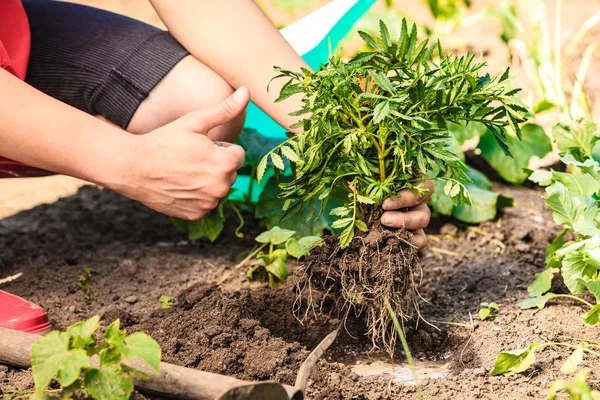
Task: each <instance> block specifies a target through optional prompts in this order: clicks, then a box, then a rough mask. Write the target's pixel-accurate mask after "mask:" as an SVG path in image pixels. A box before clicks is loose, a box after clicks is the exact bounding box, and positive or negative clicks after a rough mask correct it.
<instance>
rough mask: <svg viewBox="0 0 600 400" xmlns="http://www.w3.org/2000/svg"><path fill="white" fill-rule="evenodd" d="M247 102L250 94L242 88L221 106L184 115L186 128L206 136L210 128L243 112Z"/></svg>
mask: <svg viewBox="0 0 600 400" xmlns="http://www.w3.org/2000/svg"><path fill="white" fill-rule="evenodd" d="M249 101H250V92H249V91H248V89H247V88H245V87H243V86H242V87H240V88H239V89H238V90H236V91H235V92H234V93H233V94H232V95H231V96H229V97H228V98H226V99H225V100H224V101H223V102H222V103H221V104H218V105H216V106H214V107H211V108H208V109H205V110H199V111H194V112H191V113H189V114H188V115H186V116H185V117H184V118H185V119H186V126H187V128H188V129H190V130H191V131H193V132H196V133H201V134H206V133H208V131H210V130H211V129H212V128H214V127H216V126H219V125H223V124H224V123H226V122H229V121H231V120H232V119H234V118H235V117H237V116H238V115H240V114H241V113H242V112H244V110H245V109H246V106H247V105H248V102H249Z"/></svg>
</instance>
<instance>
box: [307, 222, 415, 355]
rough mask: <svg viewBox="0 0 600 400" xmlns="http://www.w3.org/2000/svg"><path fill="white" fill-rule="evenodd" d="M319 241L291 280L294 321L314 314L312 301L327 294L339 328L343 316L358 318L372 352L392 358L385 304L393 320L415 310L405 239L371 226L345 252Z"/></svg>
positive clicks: (334, 241) (330, 240) (329, 239)
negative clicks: (293, 281)
mask: <svg viewBox="0 0 600 400" xmlns="http://www.w3.org/2000/svg"><path fill="white" fill-rule="evenodd" d="M324 240H325V244H324V245H323V246H321V247H317V248H315V249H313V250H312V251H311V254H310V255H309V256H308V257H307V258H306V261H305V262H304V265H303V267H302V269H301V270H299V271H298V272H297V273H296V274H295V277H296V287H297V288H298V289H299V293H298V302H297V303H296V306H297V309H296V310H295V312H296V315H297V316H298V317H299V318H300V319H303V317H304V316H306V315H310V314H307V313H306V311H305V310H304V309H306V310H308V311H309V312H310V311H311V309H313V311H314V309H316V310H320V309H321V308H322V307H321V302H319V301H318V297H319V296H320V294H321V293H327V296H328V297H330V298H331V299H332V300H333V302H334V304H335V305H334V307H333V309H334V312H335V313H336V314H337V317H338V318H340V319H341V320H342V322H344V323H346V322H347V321H346V319H347V316H348V315H354V316H357V317H361V320H363V321H366V324H367V335H368V336H369V337H370V338H371V342H372V344H373V346H374V347H378V348H383V349H385V350H387V351H390V352H393V349H394V346H395V343H396V338H397V333H396V331H395V328H394V325H393V323H392V319H391V317H390V314H389V312H388V310H387V306H386V303H385V301H386V300H387V301H389V303H390V304H391V305H392V307H393V309H394V311H395V312H396V314H397V315H404V314H405V313H409V312H410V311H409V310H410V307H415V308H416V306H417V304H416V298H417V288H418V283H417V282H416V281H415V277H416V276H417V273H419V274H420V271H419V258H418V254H417V249H416V247H414V246H413V245H411V244H410V233H408V231H405V230H399V231H398V230H390V229H384V228H383V227H382V226H381V224H379V223H377V224H374V225H373V226H372V227H371V228H370V230H369V232H368V233H363V232H359V234H357V235H356V236H355V237H354V238H353V239H352V241H351V242H350V244H349V245H348V247H346V248H345V249H342V248H341V247H340V245H339V239H338V237H337V236H326V237H325V238H324ZM302 305H304V306H305V307H301V306H302Z"/></svg>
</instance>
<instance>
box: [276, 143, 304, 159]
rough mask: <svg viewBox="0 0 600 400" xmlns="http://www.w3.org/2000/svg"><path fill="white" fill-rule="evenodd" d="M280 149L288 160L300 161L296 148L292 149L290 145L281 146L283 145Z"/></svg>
mask: <svg viewBox="0 0 600 400" xmlns="http://www.w3.org/2000/svg"><path fill="white" fill-rule="evenodd" d="M279 150H281V154H283V155H284V156H285V157H286V158H287V159H288V160H290V161H293V162H298V161H300V158H299V157H298V155H297V154H296V153H294V150H292V149H291V148H289V147H288V146H281V147H279Z"/></svg>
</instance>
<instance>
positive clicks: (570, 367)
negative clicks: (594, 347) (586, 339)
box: [560, 346, 583, 374]
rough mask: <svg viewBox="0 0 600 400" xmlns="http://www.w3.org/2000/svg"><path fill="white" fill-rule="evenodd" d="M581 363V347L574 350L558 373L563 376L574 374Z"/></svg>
mask: <svg viewBox="0 0 600 400" xmlns="http://www.w3.org/2000/svg"><path fill="white" fill-rule="evenodd" d="M582 362H583V346H579V347H578V348H576V349H575V350H574V351H573V353H572V354H571V355H570V356H569V358H567V359H566V360H565V362H564V363H563V365H562V367H560V372H562V373H563V374H574V373H575V371H577V367H578V366H579V364H581V363H582Z"/></svg>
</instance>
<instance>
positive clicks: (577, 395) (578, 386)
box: [548, 369, 600, 400]
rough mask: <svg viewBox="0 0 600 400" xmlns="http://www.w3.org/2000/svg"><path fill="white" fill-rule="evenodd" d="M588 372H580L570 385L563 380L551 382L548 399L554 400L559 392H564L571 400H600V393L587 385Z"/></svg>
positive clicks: (585, 370) (586, 370)
mask: <svg viewBox="0 0 600 400" xmlns="http://www.w3.org/2000/svg"><path fill="white" fill-rule="evenodd" d="M589 374H590V371H589V370H588V369H584V370H582V371H580V372H579V373H578V374H577V375H575V378H573V381H572V382H571V383H568V382H565V381H563V380H560V379H559V380H556V381H554V382H552V385H551V386H550V390H549V391H548V399H549V400H555V399H556V398H557V396H556V395H557V394H558V393H559V392H566V394H567V395H568V396H569V398H570V399H571V400H600V391H598V390H593V389H592V388H591V387H590V386H589V385H588V384H587V380H588V375H589Z"/></svg>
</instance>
